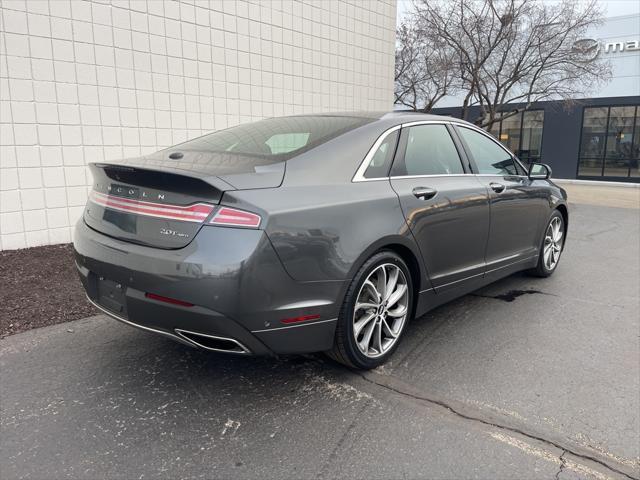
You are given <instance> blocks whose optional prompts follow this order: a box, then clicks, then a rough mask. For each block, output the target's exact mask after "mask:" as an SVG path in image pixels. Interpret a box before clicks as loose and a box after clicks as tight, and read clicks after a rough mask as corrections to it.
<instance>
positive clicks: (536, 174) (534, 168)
mask: <svg viewBox="0 0 640 480" xmlns="http://www.w3.org/2000/svg"><path fill="white" fill-rule="evenodd" d="M528 176H529V180H546V179H548V178H549V177H550V176H551V167H550V166H549V165H547V164H545V163H532V164H531V165H530V166H529V175H528Z"/></svg>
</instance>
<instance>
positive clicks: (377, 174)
mask: <svg viewBox="0 0 640 480" xmlns="http://www.w3.org/2000/svg"><path fill="white" fill-rule="evenodd" d="M399 135H400V130H395V131H393V132H391V133H390V134H389V135H387V136H386V137H385V139H384V140H383V141H382V143H381V144H380V146H379V147H378V148H377V150H376V152H375V153H374V154H373V157H371V161H370V162H369V166H368V167H367V169H366V170H365V172H364V178H381V177H386V176H387V175H388V173H389V167H391V162H392V161H393V154H394V153H395V152H396V145H397V143H398V136H399Z"/></svg>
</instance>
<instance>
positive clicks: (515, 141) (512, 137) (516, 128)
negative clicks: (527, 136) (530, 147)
mask: <svg viewBox="0 0 640 480" xmlns="http://www.w3.org/2000/svg"><path fill="white" fill-rule="evenodd" d="M501 124H502V125H501V127H502V129H501V130H500V137H499V139H500V143H502V144H503V145H504V146H505V147H507V148H508V149H509V150H511V152H512V153H513V154H514V155H518V150H520V127H521V126H522V114H520V113H518V114H517V115H513V116H511V117H508V118H505V119H504V120H502V122H501Z"/></svg>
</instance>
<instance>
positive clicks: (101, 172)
mask: <svg viewBox="0 0 640 480" xmlns="http://www.w3.org/2000/svg"><path fill="white" fill-rule="evenodd" d="M160 153H163V155H162V156H159V154H154V155H151V156H147V157H141V158H138V159H129V160H122V161H118V162H114V163H92V164H90V169H91V172H92V174H93V178H94V184H93V190H92V191H91V193H90V195H89V202H88V204H87V208H86V209H85V212H84V220H85V222H86V223H87V225H88V226H89V227H91V228H92V229H94V230H96V231H99V232H101V233H103V234H105V235H109V236H111V237H114V238H118V239H120V240H124V241H128V242H133V243H138V244H142V245H148V246H152V247H157V248H165V249H175V248H182V247H184V246H186V245H188V244H189V243H190V242H191V240H192V239H193V238H194V237H195V235H196V234H197V233H198V231H199V230H200V228H202V225H203V224H204V223H205V222H206V221H207V220H208V219H210V218H211V216H212V214H213V213H214V211H215V209H216V206H217V205H218V204H219V203H220V201H221V199H222V196H223V194H224V192H225V191H229V190H238V189H246V188H270V187H277V186H279V185H280V184H281V183H282V178H283V175H284V164H283V163H282V164H280V165H278V164H276V165H265V166H260V165H255V161H254V160H253V159H249V160H247V159H243V158H242V157H241V156H238V155H226V154H224V155H220V154H209V153H204V152H185V154H183V155H182V156H181V157H180V159H179V160H178V161H168V160H167V155H168V154H167V153H166V151H165V152H160ZM231 182H234V183H235V184H237V185H238V186H239V188H237V187H236V186H235V185H234V184H233V183H231Z"/></svg>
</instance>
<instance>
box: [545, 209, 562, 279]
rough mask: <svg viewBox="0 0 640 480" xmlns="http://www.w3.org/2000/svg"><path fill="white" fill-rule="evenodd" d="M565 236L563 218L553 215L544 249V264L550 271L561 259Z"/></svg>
mask: <svg viewBox="0 0 640 480" xmlns="http://www.w3.org/2000/svg"><path fill="white" fill-rule="evenodd" d="M563 237H564V229H563V228H562V220H561V219H560V217H553V218H552V219H551V222H549V226H548V227H547V233H546V234H545V237H544V246H543V250H542V255H543V261H544V266H545V268H546V269H547V270H549V271H551V270H553V269H554V268H556V265H557V264H558V260H560V253H561V252H562V242H563Z"/></svg>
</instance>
